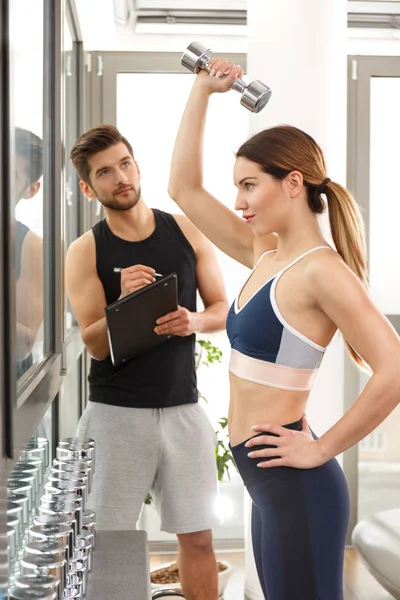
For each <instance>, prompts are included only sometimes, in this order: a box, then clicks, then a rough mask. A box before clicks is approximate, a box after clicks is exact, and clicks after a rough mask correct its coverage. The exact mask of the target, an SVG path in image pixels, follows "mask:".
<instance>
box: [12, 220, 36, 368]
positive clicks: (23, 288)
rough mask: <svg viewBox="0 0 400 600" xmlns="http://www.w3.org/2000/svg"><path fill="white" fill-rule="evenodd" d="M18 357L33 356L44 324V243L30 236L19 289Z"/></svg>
mask: <svg viewBox="0 0 400 600" xmlns="http://www.w3.org/2000/svg"><path fill="white" fill-rule="evenodd" d="M16 310H17V357H18V360H21V359H23V358H25V357H26V356H28V354H29V353H30V352H31V350H32V348H33V345H34V343H35V340H36V336H37V333H38V330H39V327H40V324H41V323H42V321H43V240H42V238H41V237H39V236H38V235H37V234H36V233H34V232H33V231H29V232H28V233H27V234H26V237H25V240H24V243H23V246H22V252H21V273H20V276H19V278H18V280H17V285H16Z"/></svg>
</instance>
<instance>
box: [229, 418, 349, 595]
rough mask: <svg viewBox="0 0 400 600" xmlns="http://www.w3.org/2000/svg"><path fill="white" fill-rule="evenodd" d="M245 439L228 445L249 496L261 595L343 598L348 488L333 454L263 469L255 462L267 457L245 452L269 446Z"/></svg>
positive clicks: (297, 426) (296, 425)
mask: <svg viewBox="0 0 400 600" xmlns="http://www.w3.org/2000/svg"><path fill="white" fill-rule="evenodd" d="M301 426H302V424H301V421H297V422H296V423H290V424H289V425H285V427H287V428H288V429H295V430H298V431H300V430H301ZM258 435H263V434H262V433H260V434H258ZM269 435H271V434H269ZM313 435H314V434H313ZM314 438H315V439H316V436H315V435H314ZM244 444H245V442H243V443H242V444H239V445H237V446H233V447H231V450H232V454H233V457H234V459H235V462H236V465H237V467H238V469H239V473H240V475H241V476H242V479H243V481H244V484H245V486H246V488H247V490H248V492H249V494H250V496H251V499H252V501H253V506H252V540H253V550H254V557H255V562H256V567H257V573H258V577H259V579H260V583H261V587H262V589H263V592H264V596H265V598H266V599H267V600H343V558H344V548H345V542H346V534H347V527H348V522H349V494H348V488H347V483H346V479H345V477H344V474H343V471H342V469H341V467H340V466H339V464H338V462H337V460H336V459H332V460H330V461H328V462H327V463H325V464H323V465H322V466H321V467H316V468H314V469H293V468H291V467H273V468H270V469H262V468H259V467H257V466H256V465H257V463H258V462H262V461H263V460H266V459H254V458H249V457H248V456H247V454H248V452H250V451H251V450H253V451H254V450H259V449H262V448H267V447H269V448H271V447H272V448H273V447H274V446H256V447H253V448H251V449H249V448H245V445H244Z"/></svg>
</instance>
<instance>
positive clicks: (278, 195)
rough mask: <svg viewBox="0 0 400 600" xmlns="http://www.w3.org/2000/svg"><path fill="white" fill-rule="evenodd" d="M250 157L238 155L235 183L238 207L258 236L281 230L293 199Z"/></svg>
mask: <svg viewBox="0 0 400 600" xmlns="http://www.w3.org/2000/svg"><path fill="white" fill-rule="evenodd" d="M284 182H285V180H283V181H278V180H276V179H274V178H273V177H272V176H271V175H268V173H264V172H263V171H262V169H261V167H260V166H259V165H258V164H257V163H254V162H252V161H250V160H248V159H247V158H244V157H242V156H241V157H239V158H237V160H236V163H235V167H234V183H235V185H236V187H237V189H238V193H237V197H236V202H235V209H236V210H238V211H242V216H243V218H244V219H245V221H246V222H247V223H248V224H249V226H250V227H251V228H252V229H253V232H254V234H255V235H259V236H262V235H267V234H269V233H274V232H279V230H280V229H282V227H283V226H284V225H285V222H286V220H287V216H288V211H289V210H290V207H291V203H290V198H289V196H288V194H287V191H286V186H285V184H284Z"/></svg>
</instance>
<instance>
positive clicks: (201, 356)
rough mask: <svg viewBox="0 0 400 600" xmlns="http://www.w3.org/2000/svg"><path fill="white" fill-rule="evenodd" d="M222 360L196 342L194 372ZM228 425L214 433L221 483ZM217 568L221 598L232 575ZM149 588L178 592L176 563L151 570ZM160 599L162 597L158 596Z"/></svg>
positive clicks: (229, 460) (228, 460) (225, 475)
mask: <svg viewBox="0 0 400 600" xmlns="http://www.w3.org/2000/svg"><path fill="white" fill-rule="evenodd" d="M221 359H222V352H221V350H220V349H219V348H218V347H217V346H214V344H212V343H211V342H210V341H208V340H197V351H196V370H197V369H198V368H199V367H200V365H205V366H207V367H210V366H211V365H213V364H215V363H220V362H221ZM198 395H199V398H201V399H202V400H203V401H204V402H207V399H206V398H205V397H204V396H203V394H202V393H201V392H200V390H198ZM227 425H228V419H227V417H221V418H220V419H219V421H218V428H217V429H216V431H215V434H216V438H217V445H216V448H215V458H216V462H217V471H218V481H219V482H222V481H225V480H227V479H228V480H229V479H230V475H229V467H230V466H231V465H234V466H235V468H236V465H235V463H234V461H233V457H232V454H231V452H230V450H229V447H228V446H227V445H226V433H225V430H226V428H227ZM151 502H152V498H151V495H150V494H148V496H147V498H146V504H151ZM217 566H218V596H219V597H222V595H223V593H224V590H225V587H226V585H227V583H228V579H229V577H230V575H231V573H232V570H233V569H232V567H231V565H230V564H229V563H226V562H224V561H217ZM151 587H152V590H160V591H161V590H162V589H163V588H164V589H169V590H174V589H176V590H180V583H179V569H178V565H177V563H176V562H173V563H169V564H167V565H164V566H162V567H157V568H155V569H152V571H151ZM160 598H162V596H160Z"/></svg>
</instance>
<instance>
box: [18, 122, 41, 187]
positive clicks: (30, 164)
mask: <svg viewBox="0 0 400 600" xmlns="http://www.w3.org/2000/svg"><path fill="white" fill-rule="evenodd" d="M15 153H16V155H17V161H18V158H23V159H25V161H26V169H27V172H26V176H27V178H28V185H32V184H33V183H36V182H37V181H39V179H40V178H41V176H42V175H43V141H42V139H41V138H40V137H39V136H38V135H36V134H35V133H32V131H29V130H28V129H22V127H16V128H15ZM17 168H18V164H17Z"/></svg>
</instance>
